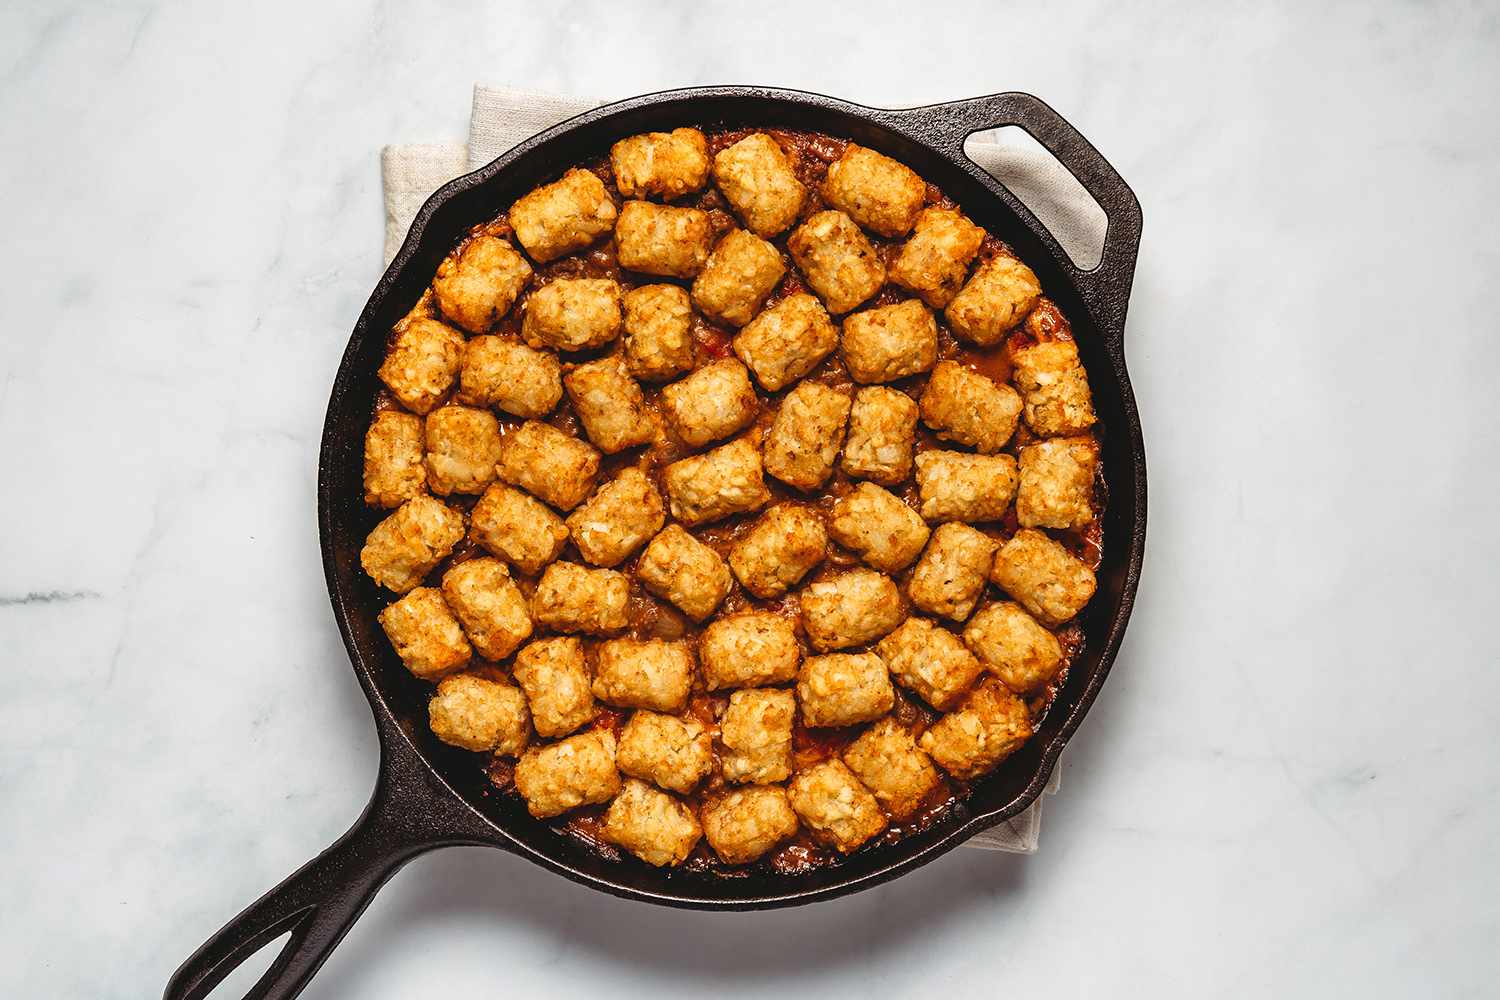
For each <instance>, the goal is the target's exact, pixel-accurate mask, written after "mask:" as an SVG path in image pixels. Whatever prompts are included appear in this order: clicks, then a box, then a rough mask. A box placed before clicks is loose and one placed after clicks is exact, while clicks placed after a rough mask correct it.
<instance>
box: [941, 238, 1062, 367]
mask: <svg viewBox="0 0 1500 1000" xmlns="http://www.w3.org/2000/svg"><path fill="white" fill-rule="evenodd" d="M1041 294H1042V286H1041V283H1040V282H1038V281H1037V280H1036V275H1035V274H1034V273H1032V270H1031V268H1029V267H1027V266H1026V265H1025V264H1022V263H1021V262H1020V261H1018V260H1016V259H1015V258H1014V257H1007V256H1006V255H1004V254H997V255H996V256H994V257H991V258H990V259H989V260H987V261H984V262H983V263H981V264H980V265H979V266H978V267H976V268H975V269H974V273H973V274H972V275H970V276H969V281H968V283H967V284H966V285H964V287H963V288H962V290H960V291H959V293H958V294H957V295H955V296H954V297H953V300H952V301H951V302H949V303H948V308H947V309H946V310H944V315H945V316H947V317H948V325H949V326H950V327H951V328H952V329H953V332H954V333H956V334H958V335H959V336H960V337H963V338H964V339H966V340H970V341H973V342H974V343H976V344H978V345H980V346H981V347H988V346H989V345H991V344H998V343H999V342H1000V340H1001V338H1002V337H1004V336H1005V335H1006V333H1008V332H1009V331H1011V330H1012V329H1014V328H1015V326H1016V324H1018V323H1020V322H1021V320H1023V319H1025V318H1026V314H1027V313H1029V312H1030V311H1031V309H1032V307H1033V306H1035V305H1036V303H1037V299H1038V298H1040V297H1041Z"/></svg>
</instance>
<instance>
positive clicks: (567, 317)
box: [521, 278, 621, 351]
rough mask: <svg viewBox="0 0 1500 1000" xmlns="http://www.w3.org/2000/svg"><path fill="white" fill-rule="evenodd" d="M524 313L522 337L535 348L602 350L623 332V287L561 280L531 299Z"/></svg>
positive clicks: (586, 280)
mask: <svg viewBox="0 0 1500 1000" xmlns="http://www.w3.org/2000/svg"><path fill="white" fill-rule="evenodd" d="M521 312H522V319H521V337H522V338H523V339H524V340H525V341H526V343H528V344H530V345H531V346H532V347H536V348H542V347H550V348H552V349H553V350H555V351H585V350H589V349H591V348H594V347H602V346H604V345H605V344H607V343H609V342H610V341H611V340H614V339H615V335H616V334H618V333H619V332H620V321H621V317H620V286H619V285H618V284H616V283H615V282H614V281H612V280H610V279H609V278H558V279H556V280H554V281H552V282H549V283H548V284H545V285H543V286H542V287H540V288H538V289H536V290H535V291H533V292H532V293H531V294H530V295H529V296H527V298H526V301H525V303H523V305H522V308H521Z"/></svg>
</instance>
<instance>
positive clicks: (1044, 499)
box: [1016, 435, 1099, 528]
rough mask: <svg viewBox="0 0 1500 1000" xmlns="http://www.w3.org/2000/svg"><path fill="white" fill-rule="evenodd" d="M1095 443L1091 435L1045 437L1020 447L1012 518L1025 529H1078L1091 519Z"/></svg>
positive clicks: (1095, 460)
mask: <svg viewBox="0 0 1500 1000" xmlns="http://www.w3.org/2000/svg"><path fill="white" fill-rule="evenodd" d="M1098 461H1099V445H1098V443H1097V442H1096V441H1095V440H1094V439H1093V438H1091V437H1088V436H1087V435H1080V436H1078V437H1060V438H1047V439H1046V440H1043V441H1038V442H1037V443H1035V444H1029V445H1026V446H1025V447H1024V448H1022V449H1021V462H1020V479H1019V485H1018V486H1017V488H1016V519H1017V520H1018V521H1020V522H1021V526H1022V527H1025V528H1081V527H1083V526H1084V525H1086V524H1088V523H1089V522H1090V521H1091V520H1093V518H1094V470H1095V467H1096V466H1097V465H1098Z"/></svg>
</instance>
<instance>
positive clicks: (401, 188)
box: [380, 86, 1104, 854]
mask: <svg viewBox="0 0 1500 1000" xmlns="http://www.w3.org/2000/svg"><path fill="white" fill-rule="evenodd" d="M602 103H603V102H602V101H594V100H588V99H585V98H579V97H563V96H560V95H558V94H545V93H540V92H538V91H531V90H514V89H510V88H505V87H485V86H476V87H475V88H474V104H473V108H472V111H471V113H470V117H469V137H468V142H466V143H437V144H431V143H429V144H411V145H394V146H387V147H385V148H384V149H383V150H381V153H380V170H381V178H382V181H383V184H384V189H385V257H384V262H385V263H390V261H391V258H393V257H394V256H395V255H396V251H398V250H399V249H401V243H402V241H403V240H405V239H406V231H407V228H408V227H410V225H411V220H412V218H413V217H414V216H415V215H416V214H417V210H418V209H420V208H421V207H422V204H423V202H425V201H426V200H427V198H428V196H430V195H431V194H432V192H433V191H436V190H437V189H438V188H439V187H442V186H443V185H444V184H446V183H447V182H448V181H450V180H452V179H453V178H455V177H458V176H460V175H461V174H465V173H468V172H469V171H471V170H477V169H478V168H480V167H482V166H484V165H485V164H486V163H488V162H490V161H491V160H493V159H494V158H495V157H497V156H499V155H500V154H501V153H504V152H505V151H506V150H508V149H510V148H511V147H512V146H514V145H515V144H516V143H518V142H520V141H521V140H523V139H527V138H530V137H531V136H533V135H535V134H536V133H538V132H540V131H542V130H543V129H547V128H551V127H552V126H553V125H556V124H557V123H558V122H560V121H563V120H564V119H566V118H571V117H573V116H574V115H576V114H578V113H580V112H583V111H587V110H589V109H590V108H593V107H597V106H598V105H599V104H602ZM968 153H969V155H970V156H972V157H973V158H974V161H975V162H976V163H978V164H979V165H980V166H981V167H983V168H984V169H985V170H987V171H989V172H990V173H991V174H993V175H994V176H995V177H996V178H997V179H998V180H999V181H1000V182H1001V183H1003V184H1004V185H1005V186H1006V187H1008V188H1009V189H1010V190H1011V191H1012V192H1013V193H1014V194H1015V195H1016V197H1018V198H1020V199H1021V200H1022V201H1023V202H1025V203H1026V205H1027V206H1028V207H1029V208H1031V210H1032V212H1034V213H1035V214H1036V215H1037V217H1038V218H1040V219H1041V220H1042V222H1043V224H1045V225H1046V226H1047V227H1048V229H1050V230H1051V232H1052V234H1053V235H1054V236H1055V237H1057V241H1058V243H1060V244H1061V245H1062V247H1063V249H1065V250H1066V251H1068V253H1069V254H1070V255H1071V256H1072V257H1073V258H1074V260H1076V261H1078V262H1079V263H1080V264H1081V265H1082V266H1084V267H1088V266H1091V265H1092V264H1093V262H1094V260H1096V259H1097V248H1098V246H1099V245H1100V243H1101V241H1102V237H1103V232H1104V213H1103V211H1102V210H1101V209H1100V208H1099V206H1098V205H1097V204H1095V203H1094V201H1093V200H1092V199H1091V198H1089V196H1088V195H1087V194H1085V193H1084V192H1083V189H1082V188H1081V187H1079V186H1078V182H1077V181H1076V180H1074V179H1073V177H1072V175H1071V174H1069V173H1068V172H1067V171H1066V170H1065V169H1064V168H1063V167H1062V165H1061V164H1059V163H1058V162H1057V161H1056V160H1054V159H1053V158H1052V157H1051V156H1050V155H1049V154H1048V153H1046V151H1044V150H1042V149H1041V148H1040V147H1036V146H1032V145H1023V144H1018V143H1007V144H1000V143H995V142H977V141H976V142H971V143H970V144H969V146H968ZM1061 778H1062V764H1061V762H1059V763H1058V766H1057V767H1055V768H1053V769H1052V780H1051V781H1050V782H1049V783H1048V785H1047V794H1048V795H1051V794H1053V793H1055V792H1056V791H1057V790H1058V788H1059V787H1060V783H1061ZM1041 822H1042V799H1037V801H1036V802H1035V803H1033V804H1032V806H1031V807H1030V808H1029V809H1027V810H1026V811H1025V812H1022V813H1021V814H1020V815H1018V816H1014V817H1012V818H1011V819H1009V820H1007V821H1006V822H1004V823H1001V824H1000V825H998V826H996V827H994V828H992V829H990V830H986V831H985V832H984V833H981V834H979V835H977V836H975V837H972V838H970V839H969V840H968V841H967V842H966V844H965V846H968V847H976V848H980V849H983V850H991V851H1009V852H1011V853H1014V854H1032V853H1035V851H1036V849H1037V843H1038V838H1039V837H1040V835H1041Z"/></svg>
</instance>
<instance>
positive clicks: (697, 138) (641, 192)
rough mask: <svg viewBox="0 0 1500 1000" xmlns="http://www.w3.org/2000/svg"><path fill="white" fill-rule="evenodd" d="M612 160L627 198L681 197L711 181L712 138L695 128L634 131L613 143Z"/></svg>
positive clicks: (622, 190)
mask: <svg viewBox="0 0 1500 1000" xmlns="http://www.w3.org/2000/svg"><path fill="white" fill-rule="evenodd" d="M609 163H610V168H611V169H612V170H613V171H614V175H615V187H617V188H619V189H620V193H621V194H622V195H624V196H625V197H627V198H644V197H647V196H650V195H657V196H658V197H662V198H669V199H670V198H680V197H682V196H683V195H685V194H688V193H690V192H693V191H698V190H701V189H702V187H703V185H704V184H705V183H707V181H708V140H707V139H705V138H704V136H703V133H702V132H700V131H698V130H697V129H695V128H674V129H673V130H672V131H670V132H645V133H643V134H641V135H632V136H630V137H629V138H625V139H621V140H620V141H619V142H617V143H615V144H614V145H613V146H611V147H610V149H609Z"/></svg>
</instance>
